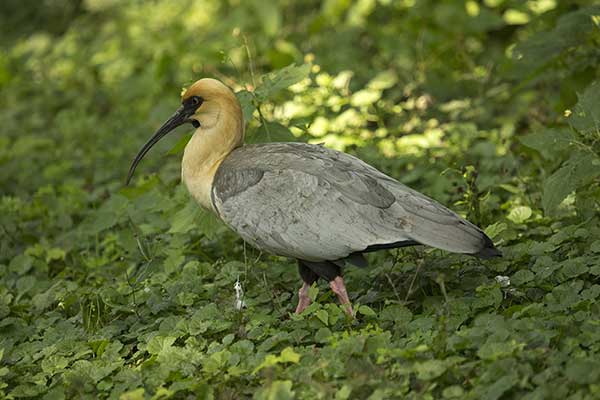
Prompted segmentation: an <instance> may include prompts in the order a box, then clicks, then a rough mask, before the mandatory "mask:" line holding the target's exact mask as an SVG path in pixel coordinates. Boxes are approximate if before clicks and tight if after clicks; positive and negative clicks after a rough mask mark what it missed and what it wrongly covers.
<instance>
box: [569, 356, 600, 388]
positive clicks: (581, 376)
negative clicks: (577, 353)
mask: <svg viewBox="0 0 600 400" xmlns="http://www.w3.org/2000/svg"><path fill="white" fill-rule="evenodd" d="M565 375H567V377H568V378H569V379H570V380H571V381H573V382H576V383H582V384H590V383H597V382H598V380H599V379H600V363H599V362H598V360H597V359H595V360H594V359H590V358H575V359H571V360H569V361H568V362H567V366H566V369H565Z"/></svg>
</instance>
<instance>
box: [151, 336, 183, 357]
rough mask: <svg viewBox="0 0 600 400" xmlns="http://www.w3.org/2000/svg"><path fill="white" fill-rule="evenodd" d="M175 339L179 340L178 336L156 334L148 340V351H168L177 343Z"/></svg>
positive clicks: (154, 352) (152, 352) (158, 352)
mask: <svg viewBox="0 0 600 400" xmlns="http://www.w3.org/2000/svg"><path fill="white" fill-rule="evenodd" d="M175 340H177V338H176V337H173V336H154V337H153V338H152V339H150V341H149V342H148V347H147V350H148V353H150V354H160V353H164V352H168V351H169V350H170V349H171V347H172V346H173V343H175Z"/></svg>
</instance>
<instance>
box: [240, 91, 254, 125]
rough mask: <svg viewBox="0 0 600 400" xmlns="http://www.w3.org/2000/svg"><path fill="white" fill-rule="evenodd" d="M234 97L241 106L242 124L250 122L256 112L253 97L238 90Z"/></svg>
mask: <svg viewBox="0 0 600 400" xmlns="http://www.w3.org/2000/svg"><path fill="white" fill-rule="evenodd" d="M235 95H236V96H237V99H238V100H239V102H240V105H241V106H242V113H243V114H244V122H246V123H248V122H250V120H252V114H253V113H254V110H256V106H255V105H254V96H253V95H252V93H250V92H249V91H247V90H240V91H239V92H237V93H236V94H235Z"/></svg>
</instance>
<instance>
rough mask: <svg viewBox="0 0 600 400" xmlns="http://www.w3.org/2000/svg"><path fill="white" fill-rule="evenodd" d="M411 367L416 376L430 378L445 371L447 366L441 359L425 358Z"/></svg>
mask: <svg viewBox="0 0 600 400" xmlns="http://www.w3.org/2000/svg"><path fill="white" fill-rule="evenodd" d="M413 369H414V371H415V372H416V373H417V378H419V379H422V380H431V379H435V378H437V377H438V376H440V375H442V374H443V373H444V372H446V369H447V367H446V364H445V363H444V362H443V361H441V360H427V361H424V362H418V363H416V364H415V365H414V366H413Z"/></svg>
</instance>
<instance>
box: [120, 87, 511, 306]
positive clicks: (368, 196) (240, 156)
mask: <svg viewBox="0 0 600 400" xmlns="http://www.w3.org/2000/svg"><path fill="white" fill-rule="evenodd" d="M186 123H190V124H192V125H193V126H194V128H195V132H194V134H193V135H192V137H191V139H190V141H189V142H188V143H187V145H186V147H185V150H184V153H183V159H182V163H181V175H182V180H183V182H184V184H185V186H186V187H187V189H188V191H189V193H190V194H191V196H192V197H193V198H194V199H195V200H196V202H198V203H199V204H200V205H201V206H202V207H204V208H206V209H208V210H210V211H212V212H214V213H215V214H216V215H217V216H218V217H219V218H220V219H221V220H223V221H224V222H225V224H227V225H228V226H229V227H231V228H232V229H233V230H234V231H235V232H237V233H238V234H239V235H240V236H241V237H242V238H243V239H244V240H245V241H246V242H247V243H249V244H251V245H252V246H254V247H256V248H257V249H260V250H264V251H267V252H269V253H272V254H276V255H280V256H286V257H290V258H293V259H296V260H297V261H298V270H299V273H300V277H301V278H302V281H303V284H302V287H301V289H300V290H299V296H298V297H299V299H298V306H297V307H296V313H301V312H302V311H303V310H305V309H306V307H308V306H309V305H310V298H309V294H308V292H309V288H310V286H311V285H312V284H313V283H314V282H315V281H317V280H318V279H319V278H321V279H324V280H326V281H327V282H329V286H330V288H331V290H332V291H333V292H334V293H335V295H336V296H337V298H338V300H339V302H340V303H341V304H342V305H343V307H344V309H345V310H346V312H347V313H349V314H351V315H352V312H353V311H352V307H351V302H350V299H349V297H348V292H347V290H346V286H345V284H344V280H343V278H342V268H343V267H345V266H347V265H348V264H353V265H357V266H366V265H367V262H366V260H365V258H364V256H363V254H364V253H367V252H371V251H375V250H380V249H391V248H396V247H404V246H412V245H419V244H423V245H427V246H431V247H435V248H439V249H443V250H446V251H449V252H454V253H464V254H471V255H475V256H478V257H481V258H491V257H495V256H499V255H500V252H499V251H498V250H497V249H496V248H495V247H494V244H493V242H492V241H491V240H490V238H489V237H488V236H486V235H485V233H484V232H483V231H482V230H481V229H479V228H478V227H477V226H475V225H474V224H472V223H470V222H469V221H467V220H465V219H463V218H461V217H460V216H458V215H457V214H456V213H454V212H453V211H451V210H449V209H448V208H446V207H444V206H442V205H440V204H439V203H437V202H436V201H434V200H432V199H430V198H428V197H427V196H425V195H423V194H421V193H419V192H417V191H415V190H412V189H410V188H409V187H407V186H405V185H403V184H401V183H400V182H398V181H397V180H395V179H394V178H391V177H389V176H387V175H385V174H384V173H382V172H380V171H378V170H377V169H375V168H374V167H372V166H370V165H369V164H367V163H365V162H363V161H361V160H360V159H358V158H356V157H353V156H351V155H349V154H346V153H343V152H339V151H335V150H332V149H329V148H327V147H324V146H322V145H313V144H306V143H295V142H289V143H264V144H252V145H250V144H249V145H244V119H243V115H242V109H241V106H240V103H239V101H238V99H237V98H236V96H235V94H234V93H233V91H232V90H231V89H229V88H228V87H227V86H226V85H225V84H223V83H221V82H220V81H218V80H215V79H209V78H204V79H200V80H199V81H197V82H195V83H194V84H193V85H192V86H190V87H189V88H188V89H187V90H186V91H185V92H184V94H183V96H182V102H181V106H180V107H179V108H178V109H177V111H176V112H175V114H173V116H172V117H170V118H169V119H168V120H167V121H166V122H165V123H164V124H163V125H162V126H161V127H160V128H159V129H158V131H156V133H155V134H154V135H153V136H152V137H151V138H150V139H149V140H148V142H146V144H144V145H143V147H142V148H141V149H140V151H139V153H138V154H137V156H136V157H135V159H134V160H133V163H132V164H131V168H130V169H129V174H128V177H127V183H129V181H130V180H131V177H132V175H133V173H134V170H135V168H136V166H137V165H138V163H139V162H140V161H141V160H142V158H143V157H144V155H145V154H146V153H147V152H148V151H149V150H150V148H151V147H152V146H153V145H154V144H156V143H157V142H158V141H159V140H160V139H161V138H162V137H164V136H165V135H167V134H168V133H169V132H171V131H173V130H174V129H175V128H176V127H178V126H180V125H183V124H186Z"/></svg>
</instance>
